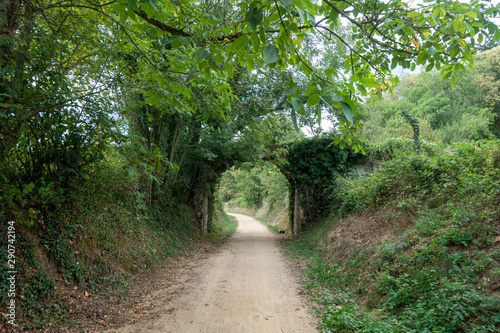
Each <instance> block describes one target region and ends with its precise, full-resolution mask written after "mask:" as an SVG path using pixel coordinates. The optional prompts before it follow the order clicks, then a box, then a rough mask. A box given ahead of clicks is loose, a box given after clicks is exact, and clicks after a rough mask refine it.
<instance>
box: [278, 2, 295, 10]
mask: <svg viewBox="0 0 500 333" xmlns="http://www.w3.org/2000/svg"><path fill="white" fill-rule="evenodd" d="M281 5H282V6H283V8H285V9H288V8H290V7H291V6H292V5H293V2H292V1H290V0H281Z"/></svg>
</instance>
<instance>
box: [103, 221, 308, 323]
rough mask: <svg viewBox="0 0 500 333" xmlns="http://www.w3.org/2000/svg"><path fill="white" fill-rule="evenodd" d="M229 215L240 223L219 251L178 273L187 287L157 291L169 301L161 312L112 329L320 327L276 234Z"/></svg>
mask: <svg viewBox="0 0 500 333" xmlns="http://www.w3.org/2000/svg"><path fill="white" fill-rule="evenodd" d="M231 215H234V216H235V217H236V218H237V219H238V223H239V226H238V229H237V231H236V233H235V234H234V235H233V237H231V239H230V240H229V241H228V243H227V244H225V245H224V246H223V247H222V249H221V250H220V251H219V253H216V254H214V255H212V256H211V257H210V258H208V259H206V260H205V261H203V262H202V263H200V265H198V266H196V267H194V268H193V269H192V271H190V273H189V274H187V273H186V274H185V275H184V276H181V277H179V283H182V284H183V287H182V288H178V291H177V292H176V294H177V295H175V297H172V300H165V299H162V291H161V290H160V291H158V293H157V295H156V297H154V299H155V301H156V302H158V303H162V302H163V303H166V304H164V305H162V308H161V311H159V312H157V314H158V317H157V318H150V319H144V320H142V321H139V322H137V323H135V324H134V325H131V326H126V327H123V328H121V329H118V330H114V331H112V332H117V333H118V332H119V333H122V332H137V331H138V330H140V331H141V332H164V333H167V332H171V333H197V332H207V333H215V332H217V333H240V332H241V333H290V332H297V333H299V332H300V333H309V332H311V333H312V332H317V331H316V329H315V326H316V322H317V320H316V319H315V318H314V317H312V316H311V315H310V314H308V312H307V310H308V309H307V306H306V305H305V303H304V299H303V298H302V297H301V296H300V295H299V294H298V290H299V286H298V285H297V283H296V281H295V278H294V277H293V275H292V272H291V270H290V268H289V267H288V266H287V264H286V263H285V259H284V257H283V255H282V254H281V253H280V251H279V248H278V246H277V244H276V239H275V236H274V235H273V234H272V233H271V232H270V231H269V230H268V229H267V228H266V227H265V226H263V225H262V224H260V223H259V222H257V221H256V220H255V219H253V218H251V217H248V216H245V215H239V214H231ZM182 280H184V281H182ZM164 295H165V297H166V293H164Z"/></svg>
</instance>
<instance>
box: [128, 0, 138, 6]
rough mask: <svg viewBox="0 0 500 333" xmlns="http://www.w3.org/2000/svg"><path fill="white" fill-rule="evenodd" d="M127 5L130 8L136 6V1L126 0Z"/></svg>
mask: <svg viewBox="0 0 500 333" xmlns="http://www.w3.org/2000/svg"><path fill="white" fill-rule="evenodd" d="M128 6H129V7H130V8H136V7H137V2H136V1H135V0H128Z"/></svg>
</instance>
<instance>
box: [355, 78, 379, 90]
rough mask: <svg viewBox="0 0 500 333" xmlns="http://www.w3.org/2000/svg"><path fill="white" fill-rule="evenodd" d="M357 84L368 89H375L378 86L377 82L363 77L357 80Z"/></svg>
mask: <svg viewBox="0 0 500 333" xmlns="http://www.w3.org/2000/svg"><path fill="white" fill-rule="evenodd" d="M359 83H361V84H362V85H364V86H365V87H368V88H377V87H378V86H379V85H380V84H379V83H378V81H377V80H375V79H374V78H371V77H364V78H361V79H360V80H359Z"/></svg>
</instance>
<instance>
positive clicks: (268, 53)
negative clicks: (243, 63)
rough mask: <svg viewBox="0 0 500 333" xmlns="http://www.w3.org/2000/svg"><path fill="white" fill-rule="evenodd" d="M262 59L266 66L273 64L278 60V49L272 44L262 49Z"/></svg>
mask: <svg viewBox="0 0 500 333" xmlns="http://www.w3.org/2000/svg"><path fill="white" fill-rule="evenodd" d="M263 53H264V59H265V60H266V62H267V63H268V64H272V63H275V62H276V61H278V59H279V54H278V48H277V47H276V46H274V45H273V44H269V45H268V46H266V47H265V48H264V51H263Z"/></svg>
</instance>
